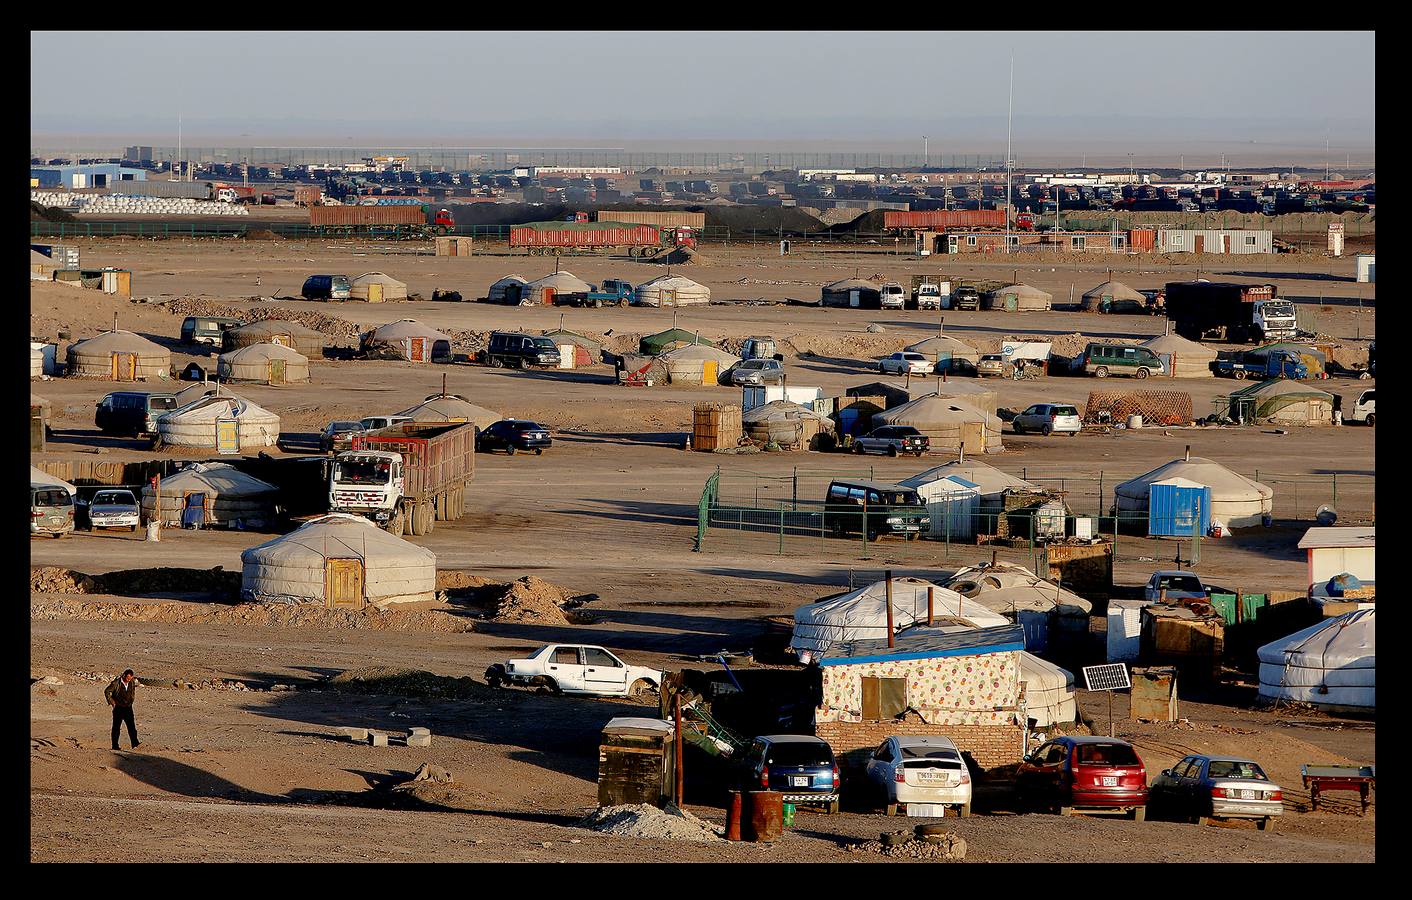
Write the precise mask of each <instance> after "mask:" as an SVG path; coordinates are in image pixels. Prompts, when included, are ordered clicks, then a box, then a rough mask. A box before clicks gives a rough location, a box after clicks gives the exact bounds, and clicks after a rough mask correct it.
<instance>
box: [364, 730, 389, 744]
mask: <svg viewBox="0 0 1412 900" xmlns="http://www.w3.org/2000/svg"><path fill="white" fill-rule="evenodd" d="M368 743H369V744H371V745H372V746H374V747H386V746H387V735H385V734H381V733H379V732H376V731H373V732H369V734H368Z"/></svg>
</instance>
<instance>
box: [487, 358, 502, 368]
mask: <svg viewBox="0 0 1412 900" xmlns="http://www.w3.org/2000/svg"><path fill="white" fill-rule="evenodd" d="M486 363H487V364H488V365H489V366H490V367H491V368H492V369H500V368H504V366H505V363H504V361H502V360H501V359H500V357H498V356H492V357H490V358H489V359H487V360H486Z"/></svg>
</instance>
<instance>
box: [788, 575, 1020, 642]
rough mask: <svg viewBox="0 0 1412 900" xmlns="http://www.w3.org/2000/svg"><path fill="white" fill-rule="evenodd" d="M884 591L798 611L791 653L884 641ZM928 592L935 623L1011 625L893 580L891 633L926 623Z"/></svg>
mask: <svg viewBox="0 0 1412 900" xmlns="http://www.w3.org/2000/svg"><path fill="white" fill-rule="evenodd" d="M887 587H888V586H887V582H885V581H875V582H873V583H872V584H869V585H866V586H864V587H861V588H858V589H857V590H852V591H847V592H845V593H841V594H835V595H834V596H831V597H825V598H823V599H822V600H819V601H817V602H814V603H809V604H806V605H804V606H801V607H799V608H798V609H796V610H795V611H794V634H793V636H792V637H791V638H790V642H789V645H790V647H792V648H793V649H794V650H795V652H804V651H809V652H811V653H816V654H818V653H824V652H827V651H828V650H829V648H831V647H833V646H834V645H835V644H846V643H850V642H852V641H877V640H886V638H887V618H888V617H887ZM928 589H930V590H931V598H932V617H933V621H934V622H935V621H936V619H938V618H941V619H945V620H947V624H953V625H954V624H962V625H966V626H969V627H974V628H990V627H994V626H1001V625H1008V624H1010V622H1009V620H1007V619H1006V618H1005V617H1004V616H1002V615H999V614H998V613H996V612H994V611H992V610H990V609H988V608H987V607H985V606H982V605H981V604H979V603H975V602H974V601H971V600H967V599H966V598H965V597H963V596H961V595H960V594H959V593H957V592H956V591H953V590H950V589H949V588H945V587H942V586H940V585H938V584H935V583H933V582H930V581H926V580H923V579H921V578H912V577H903V578H894V579H892V628H893V631H894V632H897V631H902V630H903V629H906V628H910V627H913V626H920V625H925V624H926V622H927V592H928ZM957 620H960V621H959V622H958V621H957Z"/></svg>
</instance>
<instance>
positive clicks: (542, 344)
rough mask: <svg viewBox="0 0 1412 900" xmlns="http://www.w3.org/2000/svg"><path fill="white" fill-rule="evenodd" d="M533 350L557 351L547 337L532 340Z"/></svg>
mask: <svg viewBox="0 0 1412 900" xmlns="http://www.w3.org/2000/svg"><path fill="white" fill-rule="evenodd" d="M534 349H536V350H557V349H558V348H557V347H555V346H554V342H553V341H551V340H550V339H549V338H547V337H537V338H535V339H534Z"/></svg>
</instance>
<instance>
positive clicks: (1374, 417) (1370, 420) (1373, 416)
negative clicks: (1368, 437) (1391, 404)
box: [1363, 413, 1378, 428]
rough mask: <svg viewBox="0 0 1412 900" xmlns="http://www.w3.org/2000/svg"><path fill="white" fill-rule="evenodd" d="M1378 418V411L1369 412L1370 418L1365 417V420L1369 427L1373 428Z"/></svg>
mask: <svg viewBox="0 0 1412 900" xmlns="http://www.w3.org/2000/svg"><path fill="white" fill-rule="evenodd" d="M1377 418H1378V414H1377V413H1368V418H1366V419H1364V420H1363V421H1365V422H1367V423H1368V427H1369V428H1372V427H1373V423H1374V422H1376V421H1377Z"/></svg>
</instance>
